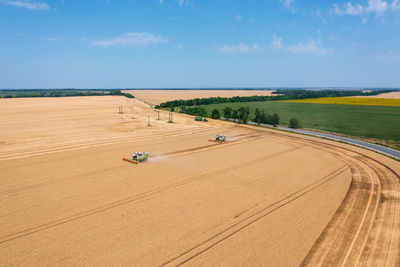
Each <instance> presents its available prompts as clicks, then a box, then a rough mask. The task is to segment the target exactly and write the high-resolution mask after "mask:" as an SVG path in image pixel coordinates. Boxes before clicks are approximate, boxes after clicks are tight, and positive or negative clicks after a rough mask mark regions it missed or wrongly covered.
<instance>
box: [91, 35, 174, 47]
mask: <svg viewBox="0 0 400 267" xmlns="http://www.w3.org/2000/svg"><path fill="white" fill-rule="evenodd" d="M165 42H168V38H165V37H162V36H161V35H154V34H151V33H147V32H128V33H125V34H123V35H122V36H119V37H115V38H110V39H105V40H99V41H93V42H92V45H96V46H102V47H110V46H147V45H150V44H158V43H165Z"/></svg>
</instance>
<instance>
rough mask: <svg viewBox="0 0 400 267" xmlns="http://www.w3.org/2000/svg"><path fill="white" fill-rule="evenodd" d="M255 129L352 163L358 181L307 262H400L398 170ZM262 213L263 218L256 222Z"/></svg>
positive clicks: (208, 243) (182, 257)
mask: <svg viewBox="0 0 400 267" xmlns="http://www.w3.org/2000/svg"><path fill="white" fill-rule="evenodd" d="M239 127H241V126H239ZM247 129H248V128H247ZM254 130H255V131H256V132H264V134H271V135H274V136H279V137H282V138H289V139H292V140H298V141H301V142H303V143H304V142H305V143H308V144H310V145H312V146H313V147H316V148H318V149H324V148H325V149H327V150H328V151H329V152H331V153H333V154H335V155H337V156H340V157H342V158H345V159H346V160H345V162H347V164H348V166H349V167H350V170H351V173H352V182H351V185H350V188H349V191H348V193H347V194H346V197H345V199H344V200H343V202H342V204H341V205H340V207H339V208H338V210H337V211H336V213H335V214H334V216H333V218H332V219H331V221H330V222H329V224H328V225H327V226H326V228H325V229H324V231H323V232H322V233H321V235H320V237H319V238H318V240H317V241H316V243H315V244H314V246H313V248H312V249H311V250H310V251H309V253H308V254H307V256H306V257H305V259H304V260H303V262H302V266H326V265H329V266H358V265H372V266H383V265H385V266H396V265H397V264H398V263H399V262H400V253H399V251H400V235H399V233H400V176H399V175H398V174H397V173H396V172H395V171H394V170H393V169H391V168H390V167H389V166H387V165H385V164H384V163H381V162H379V161H378V160H376V159H374V158H372V157H369V156H367V155H364V154H362V153H360V152H357V151H354V150H351V149H349V148H344V147H341V146H338V145H334V144H328V143H325V142H321V141H314V140H308V139H305V138H301V137H296V136H287V135H283V134H279V133H269V132H265V131H262V130H258V129H254ZM299 197H300V196H299ZM385 203H386V204H385ZM268 214H269V213H267V214H265V215H264V216H262V217H265V216H267V215H268ZM262 217H258V218H257V219H255V221H258V220H260V219H261V218H262ZM255 221H254V222H255ZM252 223H253V222H252ZM238 224H240V222H239V223H238ZM238 224H235V225H233V226H231V227H229V228H227V229H225V230H223V231H221V232H220V233H217V234H215V235H214V236H212V237H211V238H209V239H207V240H205V241H203V242H201V243H200V244H198V245H196V246H194V247H192V248H189V249H188V250H186V251H185V252H183V253H181V254H179V255H177V256H176V257H173V258H171V259H170V260H168V261H166V262H164V263H163V264H161V266H165V265H171V266H180V265H183V264H185V263H187V262H189V261H191V260H193V259H194V258H196V257H197V256H199V255H201V254H203V253H204V252H206V251H207V250H209V249H211V248H213V247H214V246H216V245H218V244H219V243H221V242H223V241H224V240H226V239H228V238H229V237H232V236H233V235H234V234H236V233H237V232H239V231H241V230H243V229H244V228H246V227H247V226H248V225H250V224H251V223H250V224H248V225H245V226H243V227H239V228H238V229H236V230H233V231H232V232H231V233H229V234H226V236H224V233H226V232H229V230H230V229H232V228H234V227H235V226H237V225H238Z"/></svg>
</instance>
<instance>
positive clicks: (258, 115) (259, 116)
mask: <svg viewBox="0 0 400 267" xmlns="http://www.w3.org/2000/svg"><path fill="white" fill-rule="evenodd" d="M254 122H256V123H261V122H262V114H261V110H260V109H259V108H256V111H255V112H254Z"/></svg>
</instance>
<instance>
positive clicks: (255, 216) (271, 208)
mask: <svg viewBox="0 0 400 267" xmlns="http://www.w3.org/2000/svg"><path fill="white" fill-rule="evenodd" d="M347 169H348V166H347V165H344V166H341V167H339V168H337V169H336V170H334V171H333V172H331V173H329V174H328V175H326V176H324V177H322V178H319V179H317V180H315V181H313V182H312V183H311V184H309V185H307V186H305V187H303V188H301V189H299V190H296V191H295V192H292V193H290V194H288V195H287V196H285V197H283V198H281V199H280V200H278V201H275V202H273V203H269V204H268V205H267V206H264V207H261V209H260V210H258V211H255V212H253V213H252V214H250V215H248V216H247V217H246V218H243V219H242V220H241V221H239V222H235V223H233V224H232V225H230V226H228V227H227V228H225V229H223V230H222V231H220V232H218V233H216V234H214V235H213V236H211V237H209V238H208V239H206V240H204V241H203V242H201V243H199V244H197V245H195V246H193V247H192V248H190V249H187V250H186V251H184V252H183V253H181V254H179V255H177V256H175V257H174V258H171V259H169V260H168V261H166V262H164V263H162V264H161V265H160V266H167V265H172V266H180V265H182V264H185V263H187V262H189V261H190V260H192V259H194V258H195V257H197V256H199V255H201V254H203V253H204V252H206V251H208V250H209V249H211V248H213V247H215V246H216V245H218V244H219V243H221V242H223V241H225V240H226V239H228V238H230V237H232V236H234V235H235V234H237V233H238V232H240V231H242V230H244V229H246V228H247V227H248V226H250V225H252V224H254V223H256V222H258V221H260V220H261V219H263V218H265V217H266V216H268V215H270V214H272V213H273V212H275V211H277V210H279V209H280V208H282V207H284V206H286V205H288V204H290V203H291V202H293V201H295V200H296V199H298V198H300V197H302V196H304V195H306V194H307V193H309V192H311V191H313V190H315V189H316V188H318V187H320V186H321V185H323V184H325V183H327V182H328V181H330V180H332V179H334V178H336V177H337V176H338V175H339V174H341V173H343V172H344V171H346V170H347Z"/></svg>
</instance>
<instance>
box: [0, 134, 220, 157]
mask: <svg viewBox="0 0 400 267" xmlns="http://www.w3.org/2000/svg"><path fill="white" fill-rule="evenodd" d="M213 129H218V127H209V128H202V127H196V128H190V129H177V130H174V131H169V132H166V133H158V132H157V134H155V132H154V131H152V132H147V133H145V134H141V135H140V136H135V137H132V134H128V135H125V136H120V137H112V138H111V137H109V138H107V139H106V140H104V139H101V140H97V141H91V142H90V141H89V142H85V144H81V143H71V144H69V145H64V146H57V147H52V148H46V149H41V150H40V149H39V150H38V149H37V148H36V147H35V146H37V144H40V143H41V142H44V143H48V142H49V140H46V141H35V142H34V143H33V144H34V146H33V148H32V149H33V151H32V152H30V151H29V148H28V147H27V144H25V143H24V144H21V145H20V146H22V147H23V149H21V150H22V151H15V152H11V153H10V152H7V151H6V149H5V148H3V151H2V152H3V153H6V152H7V156H6V157H4V156H1V154H0V161H2V160H9V159H18V158H25V157H30V156H35V155H43V154H46V153H57V152H64V151H71V150H76V149H81V148H89V147H95V146H102V145H111V144H120V143H128V142H132V141H142V140H156V139H162V138H167V137H173V136H181V135H186V134H191V133H193V132H196V133H199V132H205V131H210V130H213ZM93 136H94V134H93V133H92V134H90V135H88V138H92V137H93ZM154 136H156V137H154ZM79 138H80V139H82V135H79ZM66 140H75V139H74V138H72V139H71V138H59V139H58V138H53V139H51V140H50V141H51V142H52V143H59V142H60V141H66Z"/></svg>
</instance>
